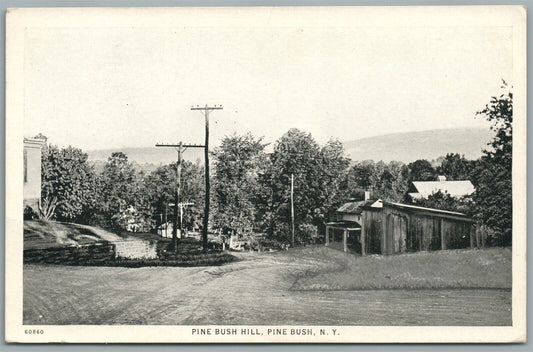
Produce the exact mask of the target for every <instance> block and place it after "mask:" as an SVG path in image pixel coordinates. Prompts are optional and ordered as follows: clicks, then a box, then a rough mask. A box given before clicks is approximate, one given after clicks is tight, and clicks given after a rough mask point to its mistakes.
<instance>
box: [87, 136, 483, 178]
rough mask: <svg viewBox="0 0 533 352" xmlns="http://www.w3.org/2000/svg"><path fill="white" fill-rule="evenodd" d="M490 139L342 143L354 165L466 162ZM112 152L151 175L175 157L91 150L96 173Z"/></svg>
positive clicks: (195, 154)
mask: <svg viewBox="0 0 533 352" xmlns="http://www.w3.org/2000/svg"><path fill="white" fill-rule="evenodd" d="M492 136H493V132H492V131H490V130H488V129H446V130H429V131H421V132H407V133H394V134H387V135H382V136H376V137H369V138H363V139H358V140H353V141H347V142H343V144H344V148H345V150H346V154H347V155H348V156H350V158H351V159H352V160H354V161H360V160H369V159H373V160H375V161H379V160H383V161H386V162H388V161H391V160H397V161H403V162H411V161H414V160H417V159H427V160H433V159H437V158H438V157H440V156H444V155H446V154H447V153H459V154H464V155H465V157H466V158H467V159H477V158H479V157H480V156H481V151H482V149H483V148H485V146H486V145H487V143H488V142H489V141H490V139H491V138H492ZM113 152H123V153H124V154H126V155H127V156H128V159H129V160H130V161H132V162H133V163H134V164H138V165H137V167H138V168H140V169H143V170H144V171H147V172H150V171H152V170H155V169H156V168H157V167H158V166H161V165H166V164H169V163H172V162H176V160H177V157H178V154H177V152H176V150H174V149H173V148H156V147H143V148H116V149H101V150H90V151H88V152H87V154H88V155H89V160H90V161H92V162H93V163H94V164H95V165H96V168H97V169H101V168H103V165H104V163H105V161H107V158H109V156H111V153H113ZM183 159H184V160H188V161H192V162H196V161H197V160H199V162H200V163H203V160H204V151H203V149H200V148H198V149H197V148H193V149H188V150H186V152H185V153H183Z"/></svg>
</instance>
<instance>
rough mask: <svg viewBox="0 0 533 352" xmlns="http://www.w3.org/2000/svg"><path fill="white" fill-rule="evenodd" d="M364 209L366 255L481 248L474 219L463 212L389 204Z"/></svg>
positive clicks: (384, 203)
mask: <svg viewBox="0 0 533 352" xmlns="http://www.w3.org/2000/svg"><path fill="white" fill-rule="evenodd" d="M362 208H363V209H362V210H363V213H362V220H361V227H362V235H361V247H362V250H361V254H363V255H364V254H365V253H381V254H395V253H404V252H415V251H433V250H440V249H456V248H466V247H469V246H470V247H474V246H481V243H480V239H479V237H478V236H476V235H477V234H476V226H475V222H474V220H472V219H471V218H469V217H467V216H466V215H465V214H462V213H458V212H452V211H446V210H440V209H432V208H425V207H419V206H414V205H408V204H401V203H393V202H387V201H384V202H383V206H382V208H376V207H374V208H373V209H372V208H371V207H365V206H363V207H362Z"/></svg>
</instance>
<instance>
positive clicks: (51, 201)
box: [41, 144, 99, 223]
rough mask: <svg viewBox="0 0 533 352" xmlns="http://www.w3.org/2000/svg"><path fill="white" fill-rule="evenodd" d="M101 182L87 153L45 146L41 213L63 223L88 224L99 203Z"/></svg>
mask: <svg viewBox="0 0 533 352" xmlns="http://www.w3.org/2000/svg"><path fill="white" fill-rule="evenodd" d="M98 191H99V180H98V177H97V175H96V173H95V172H94V169H93V167H92V166H91V165H90V164H89V163H88V162H87V154H86V153H84V152H83V151H82V150H81V149H78V148H74V147H71V146H69V147H67V148H61V149H60V148H58V147H57V146H55V145H49V144H47V145H45V146H44V148H43V150H42V154H41V213H42V215H44V217H46V218H50V219H57V220H59V221H73V222H81V223H87V222H89V220H90V218H91V217H92V215H93V213H94V209H95V207H96V205H97V203H98V201H99V192H98Z"/></svg>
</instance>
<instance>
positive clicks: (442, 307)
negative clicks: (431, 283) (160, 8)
mask: <svg viewBox="0 0 533 352" xmlns="http://www.w3.org/2000/svg"><path fill="white" fill-rule="evenodd" d="M338 264H339V263H331V260H325V259H324V260H323V259H321V258H319V257H302V256H293V255H291V253H290V251H289V252H278V253H271V254H259V255H257V254H255V255H244V256H243V258H242V260H241V261H238V262H235V263H232V264H228V265H224V266H221V267H196V268H161V267H157V268H136V269H132V268H110V267H67V266H44V265H25V266H24V323H25V324H39V325H41V324H156V325H169V324H172V325H192V324H208V325H214V324H245V325H246V324H258V325H297V324H302V325H303V324H306V325H493V326H494V325H510V324H511V311H510V309H511V291H510V290H505V289H502V290H499V289H492V290H486V289H470V290H469V289H432V290H363V291H356V290H347V291H324V290H319V289H317V290H291V288H293V285H294V284H295V282H296V281H297V279H298V278H301V277H302V276H305V275H306V273H309V272H317V271H322V272H323V271H324V270H335V266H336V265H338Z"/></svg>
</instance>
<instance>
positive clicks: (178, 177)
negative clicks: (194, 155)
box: [155, 142, 204, 251]
mask: <svg viewBox="0 0 533 352" xmlns="http://www.w3.org/2000/svg"><path fill="white" fill-rule="evenodd" d="M155 146H156V147H166V148H175V149H176V151H177V152H178V165H177V167H176V184H175V186H174V221H173V223H172V250H173V251H176V250H177V249H178V227H179V228H180V234H181V233H182V224H181V219H180V222H179V224H178V206H179V203H180V193H181V163H182V158H181V154H182V153H183V152H185V150H186V149H187V148H203V147H204V146H203V145H199V144H183V142H179V143H178V144H161V143H157V144H156V145H155ZM165 209H166V205H165ZM165 213H166V210H165ZM165 226H166V225H165Z"/></svg>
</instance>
